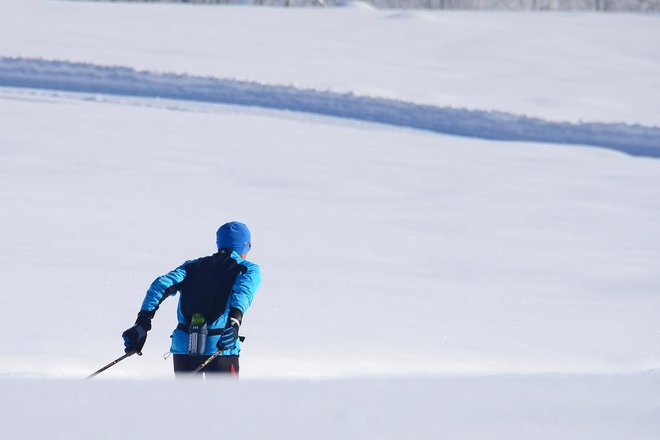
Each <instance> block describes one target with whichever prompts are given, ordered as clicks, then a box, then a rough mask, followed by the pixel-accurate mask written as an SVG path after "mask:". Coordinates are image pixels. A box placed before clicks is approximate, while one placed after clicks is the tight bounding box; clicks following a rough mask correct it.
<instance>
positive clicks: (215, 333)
mask: <svg viewBox="0 0 660 440" xmlns="http://www.w3.org/2000/svg"><path fill="white" fill-rule="evenodd" d="M176 329H177V330H182V331H184V332H186V333H188V326H187V325H186V324H181V323H179V324H178V325H177V326H176ZM223 331H224V329H222V328H210V329H208V335H209V336H218V335H221V334H222V332H223ZM238 339H240V340H241V342H243V341H245V336H239V337H238Z"/></svg>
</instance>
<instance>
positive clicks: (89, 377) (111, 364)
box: [87, 353, 133, 379]
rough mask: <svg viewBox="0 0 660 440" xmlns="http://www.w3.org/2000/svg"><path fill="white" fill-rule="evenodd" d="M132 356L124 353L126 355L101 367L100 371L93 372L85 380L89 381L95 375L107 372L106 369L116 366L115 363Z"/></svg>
mask: <svg viewBox="0 0 660 440" xmlns="http://www.w3.org/2000/svg"><path fill="white" fill-rule="evenodd" d="M132 354H133V353H126V354H125V355H123V356H122V357H120V358H117V359H115V360H114V361H112V362H110V363H109V364H108V365H106V366H105V367H103V368H101V369H99V370H97V371H95V372H93V373H92V374H90V375H89V376H87V379H91V378H92V377H94V376H96V375H97V374H100V373H103V372H104V371H105V370H107V369H108V368H110V367H112V366H113V365H115V364H117V363H119V362H121V361H123V360H124V359H126V358H127V357H129V356H130V355H132Z"/></svg>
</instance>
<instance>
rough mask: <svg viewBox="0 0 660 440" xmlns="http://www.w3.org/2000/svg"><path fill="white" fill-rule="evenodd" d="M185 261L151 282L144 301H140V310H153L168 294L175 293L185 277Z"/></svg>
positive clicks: (156, 308)
mask: <svg viewBox="0 0 660 440" xmlns="http://www.w3.org/2000/svg"><path fill="white" fill-rule="evenodd" d="M186 263H187V262H186ZM186 263H184V264H182V265H181V266H179V267H177V268H176V269H174V270H173V271H171V272H168V273H166V274H165V275H161V276H159V277H158V278H156V279H155V280H154V282H153V283H151V286H149V290H147V294H146V295H145V297H144V301H142V309H141V310H144V311H147V312H155V311H156V310H158V307H159V306H160V304H161V303H162V302H163V301H165V299H166V298H167V297H168V296H170V295H175V294H176V292H177V291H178V290H179V286H180V284H181V282H182V281H183V280H185V279H186V269H185V266H186Z"/></svg>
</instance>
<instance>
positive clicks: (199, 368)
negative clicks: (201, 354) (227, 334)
mask: <svg viewBox="0 0 660 440" xmlns="http://www.w3.org/2000/svg"><path fill="white" fill-rule="evenodd" d="M220 353H222V350H218V351H216V352H215V353H213V354H212V355H211V356H209V358H208V359H207V360H205V361H204V362H203V363H202V364H200V366H199V367H197V368H195V369H194V370H192V372H191V373H190V374H197V373H199V372H200V371H201V370H202V369H203V368H204V367H206V366H207V365H208V364H210V363H211V362H212V361H213V359H215V358H217V357H218V356H220Z"/></svg>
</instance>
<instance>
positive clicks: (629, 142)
mask: <svg viewBox="0 0 660 440" xmlns="http://www.w3.org/2000/svg"><path fill="white" fill-rule="evenodd" d="M0 86H5V87H21V88H37V89H50V90H61V91H69V92H83V93H100V94H111V95H121V96H139V97H155V98H167V99H175V100H184V101H201V102H211V103H222V104H231V105H240V106H252V107H262V108H267V109H275V110H289V111H296V112H303V113H312V114H319V115H326V116H333V117H339V118H347V119H354V120H360V121H367V122H376V123H381V124H388V125H394V126H399V127H408V128H413V129H421V130H428V131H433V132H437V133H446V134H451V135H458V136H465V137H474V138H481V139H493V140H508V141H528V142H543V143H555V144H578V145H590V146H595V147H605V148H611V149H615V150H618V151H622V152H624V153H628V154H632V155H639V156H650V157H660V127H646V126H641V125H628V124H623V123H578V124H571V123H566V122H551V121H544V120H542V119H537V118H529V117H526V116H521V115H514V114H510V113H503V112H488V111H480V110H467V109H456V108H451V107H437V106H431V105H421V104H414V103H410V102H405V101H398V100H392V99H383V98H375V97H367V96H357V95H354V94H341V93H333V92H328V91H321V90H313V89H301V88H297V87H293V86H286V85H267V84H260V83H255V82H248V81H239V80H233V79H220V78H214V77H204V76H193V75H185V74H172V73H159V72H149V71H138V70H135V69H132V68H128V67H119V66H100V65H94V64H88V63H73V62H67V61H53V60H45V59H36V58H10V57H3V58H0Z"/></svg>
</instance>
